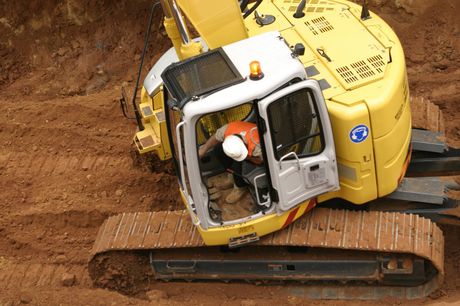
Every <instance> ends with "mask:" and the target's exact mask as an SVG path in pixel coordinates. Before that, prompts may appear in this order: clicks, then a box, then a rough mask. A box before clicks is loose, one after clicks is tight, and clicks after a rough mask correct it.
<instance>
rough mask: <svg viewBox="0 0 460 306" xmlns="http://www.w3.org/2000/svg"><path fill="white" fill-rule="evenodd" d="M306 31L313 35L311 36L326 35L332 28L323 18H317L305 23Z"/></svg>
mask: <svg viewBox="0 0 460 306" xmlns="http://www.w3.org/2000/svg"><path fill="white" fill-rule="evenodd" d="M305 24H306V25H307V27H308V29H309V30H310V31H311V32H312V33H313V35H318V34H320V32H321V33H326V32H329V31H332V30H334V27H333V26H332V25H331V24H330V23H329V21H327V19H326V18H325V17H324V16H321V17H319V18H314V19H312V20H310V22H309V21H305Z"/></svg>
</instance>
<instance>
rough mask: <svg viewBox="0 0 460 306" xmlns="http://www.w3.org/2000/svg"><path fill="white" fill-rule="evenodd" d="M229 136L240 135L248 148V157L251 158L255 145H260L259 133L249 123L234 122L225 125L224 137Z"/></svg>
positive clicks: (255, 127) (253, 125) (254, 126)
mask: <svg viewBox="0 0 460 306" xmlns="http://www.w3.org/2000/svg"><path fill="white" fill-rule="evenodd" d="M230 135H240V136H241V137H242V138H243V140H244V143H245V144H246V145H247V147H248V156H249V157H252V156H253V155H252V154H253V153H254V149H255V148H256V145H258V144H260V139H259V131H258V130H257V126H256V125H255V124H254V123H251V122H245V121H234V122H230V123H229V124H228V125H227V129H226V130H225V133H224V137H227V136H230Z"/></svg>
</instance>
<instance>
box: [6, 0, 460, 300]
mask: <svg viewBox="0 0 460 306" xmlns="http://www.w3.org/2000/svg"><path fill="white" fill-rule="evenodd" d="M369 2H370V8H371V9H372V10H374V11H376V12H377V13H379V14H380V15H381V16H382V17H383V18H384V19H385V20H387V21H388V22H389V23H390V24H391V25H392V27H393V28H394V29H395V31H396V32H397V34H398V35H399V37H400V39H401V41H402V43H403V45H404V48H405V51H406V58H407V64H408V74H409V80H410V85H411V91H412V93H413V94H415V95H422V96H424V97H426V98H429V99H431V100H432V101H433V102H435V103H436V104H437V105H439V106H440V107H441V109H442V110H443V111H444V116H445V118H446V127H447V137H448V140H449V142H450V143H451V144H455V145H458V144H460V116H459V113H460V109H459V105H460V101H459V100H460V85H459V84H460V33H459V31H460V30H459V29H460V18H458V16H460V2H459V1H457V0H444V1H428V0H417V1H415V0H371V1H369ZM150 7H151V3H150V2H149V1H143V0H142V1H141V0H135V1H126V0H121V1H89V0H66V1H57V0H51V1H6V0H0V37H1V38H2V39H0V91H1V93H2V97H1V98H0V144H1V146H0V187H1V188H0V210H1V213H0V305H3V304H5V305H16V304H19V303H30V304H33V305H36V304H61V303H63V304H81V305H88V304H89V305H94V304H96V305H99V304H100V305H106V304H113V303H115V304H120V305H128V304H132V305H138V304H187V303H195V304H203V305H215V304H218V303H221V304H225V305H234V304H237V305H238V304H241V305H255V304H260V305H265V304H270V303H271V304H273V303H278V304H286V303H288V304H291V305H301V304H307V303H308V304H315V305H321V304H330V305H348V304H349V303H348V302H332V303H327V302H321V301H314V302H309V301H304V300H302V299H301V298H299V297H297V296H295V295H292V294H290V293H289V290H287V289H286V287H281V286H271V287H256V286H252V285H245V284H229V285H226V284H220V283H212V284H202V283H196V284H182V283H179V284H169V283H157V284H154V285H152V286H151V289H153V291H150V293H149V294H148V295H147V296H143V297H142V299H136V298H128V297H125V296H121V295H119V294H117V293H114V292H108V291H104V290H98V289H93V288H92V287H91V284H90V282H89V278H88V275H87V271H86V261H87V259H88V254H89V249H90V248H91V245H92V243H93V240H94V237H95V235H96V232H97V229H98V227H99V225H100V224H101V222H102V221H103V220H104V219H105V218H106V217H107V216H108V215H110V214H114V213H118V212H123V211H142V210H152V209H153V210H159V209H176V208H178V207H179V205H180V203H179V201H178V197H177V195H176V178H175V177H174V176H171V175H169V174H167V173H156V174H151V173H148V172H145V171H143V170H141V169H138V168H136V167H134V166H133V164H132V161H131V158H130V156H129V151H130V141H131V137H132V133H133V132H134V130H135V125H134V123H133V122H131V121H127V120H126V119H124V118H123V117H122V116H121V114H120V111H119V106H118V104H117V101H116V100H117V98H118V95H119V90H120V85H121V83H122V82H128V84H131V85H132V83H133V82H132V81H133V78H134V76H135V72H136V69H137V64H138V62H139V60H140V54H141V50H142V47H143V39H144V29H145V27H146V22H147V18H148V15H149V11H150ZM159 17H160V14H159V13H157V15H156V18H155V22H154V26H153V29H154V31H153V33H152V39H151V46H150V50H156V51H154V54H153V53H150V55H149V56H148V61H147V64H146V67H149V66H151V65H152V64H153V62H154V61H155V60H156V59H157V58H158V56H159V55H160V54H161V52H162V51H164V50H165V49H166V48H167V47H168V46H169V43H168V42H167V40H165V38H164V30H163V29H162V28H161V26H160V24H161V20H160V18H159ZM445 233H446V239H447V244H446V245H447V249H446V257H447V261H446V268H447V269H446V270H447V274H446V284H445V286H444V287H443V289H442V291H440V294H439V296H437V297H433V298H437V299H435V300H431V299H425V300H422V301H415V302H411V303H409V304H412V305H418V304H421V303H428V304H437V303H439V304H444V305H454V303H456V302H458V300H459V298H460V294H459V293H458V290H459V288H460V278H459V275H460V273H459V272H460V266H459V263H458V257H459V255H460V254H459V249H458V245H460V241H459V230H458V229H455V228H451V227H446V228H445ZM75 296H78V297H79V299H78V300H77V301H76V300H75ZM387 303H391V304H400V302H399V301H382V302H377V303H366V302H360V303H359V304H365V305H372V304H377V305H384V304H387Z"/></svg>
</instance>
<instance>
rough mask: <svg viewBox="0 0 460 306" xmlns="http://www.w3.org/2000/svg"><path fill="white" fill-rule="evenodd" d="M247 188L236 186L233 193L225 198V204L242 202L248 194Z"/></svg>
mask: <svg viewBox="0 0 460 306" xmlns="http://www.w3.org/2000/svg"><path fill="white" fill-rule="evenodd" d="M246 192H247V188H246V187H236V186H234V187H233V189H232V191H230V193H229V194H228V195H227V197H226V198H225V202H227V203H228V204H233V203H236V202H238V201H239V200H241V198H242V197H243V196H244V195H245V194H246Z"/></svg>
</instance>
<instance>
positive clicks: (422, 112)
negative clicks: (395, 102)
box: [411, 97, 445, 133]
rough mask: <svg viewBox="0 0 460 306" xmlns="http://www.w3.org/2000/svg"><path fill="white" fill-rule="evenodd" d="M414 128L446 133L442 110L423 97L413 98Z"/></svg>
mask: <svg viewBox="0 0 460 306" xmlns="http://www.w3.org/2000/svg"><path fill="white" fill-rule="evenodd" d="M411 109H412V127H414V128H417V129H424V130H429V131H432V132H441V133H445V126H444V116H443V114H442V111H441V109H440V108H439V106H437V105H436V104H434V103H432V102H431V101H430V100H428V99H425V98H423V97H411Z"/></svg>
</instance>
